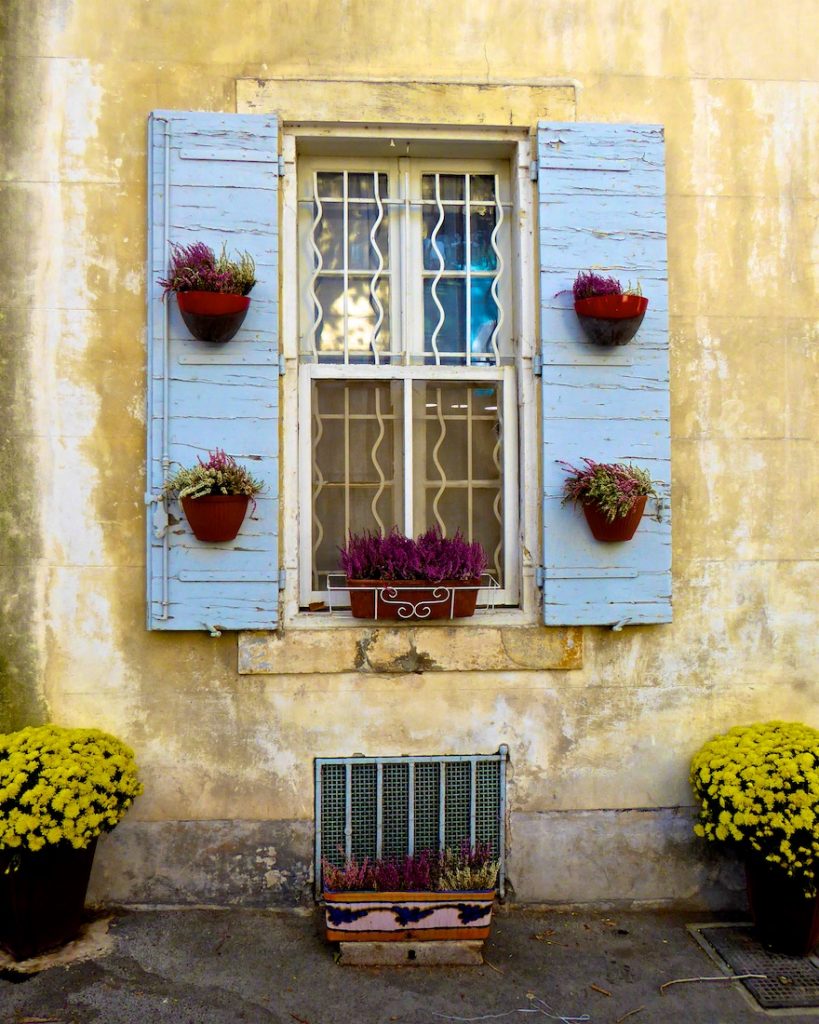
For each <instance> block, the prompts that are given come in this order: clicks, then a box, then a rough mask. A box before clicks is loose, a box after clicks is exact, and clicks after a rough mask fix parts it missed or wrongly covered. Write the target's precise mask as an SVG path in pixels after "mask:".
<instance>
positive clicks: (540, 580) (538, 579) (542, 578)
mask: <svg viewBox="0 0 819 1024" xmlns="http://www.w3.org/2000/svg"><path fill="white" fill-rule="evenodd" d="M545 582H546V570H545V569H544V568H543V566H542V565H539V566H538V567H537V569H535V586H536V587H538V588H539V589H540V590H543V585H544V583H545Z"/></svg>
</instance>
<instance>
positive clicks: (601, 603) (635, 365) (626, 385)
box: [538, 122, 671, 625]
mask: <svg viewBox="0 0 819 1024" xmlns="http://www.w3.org/2000/svg"><path fill="white" fill-rule="evenodd" d="M663 154H664V145H663V129H662V128H661V127H659V126H655V125H618V124H605V125H604V124H576V123H569V124H555V123H546V122H541V123H540V124H539V125H538V216H539V241H540V304H541V344H542V348H541V354H542V384H541V387H542V400H543V407H542V416H543V419H542V430H543V437H542V445H543V572H542V580H543V611H544V621H545V623H546V625H593V624H600V625H617V624H621V623H622V624H625V623H652V622H670V621H671V524H670V502H669V496H670V483H671V470H670V434H669V396H668V280H667V270H666V219H665V171H664V156H663ZM589 268H593V269H595V270H598V271H599V272H601V273H604V274H613V275H614V276H615V277H617V278H619V279H620V280H621V281H622V283H623V285H624V286H625V285H626V282H627V281H629V280H630V281H631V282H632V283H634V282H636V281H639V282H640V284H641V286H642V289H643V294H644V295H646V296H647V298H648V300H649V307H648V311H647V313H646V317H645V320H644V321H643V324H642V327H641V328H640V331H639V332H638V334H637V336H636V338H635V339H634V340H633V341H632V342H631V343H630V344H629V345H626V346H623V347H620V348H611V349H610V348H600V347H596V346H593V345H591V344H590V343H589V342H588V341H586V339H585V336H584V335H583V333H582V331H581V329H580V326H579V324H578V321H577V317H576V315H575V312H574V308H573V301H572V295H571V286H572V283H573V281H574V278H575V275H576V273H577V271H579V270H585V269H589ZM565 289H569V291H568V293H566V292H565V291H564V290H565ZM560 292H563V294H556V293H560ZM584 456H587V457H589V458H592V459H595V460H596V461H599V462H634V463H635V464H637V465H640V466H643V467H645V468H647V469H649V470H650V472H651V475H652V477H653V478H654V479H655V480H657V481H659V483H660V488H659V489H660V490H661V492H662V494H663V496H664V499H665V506H666V508H665V512H664V518H663V522H662V523H657V522H656V521H654V520H653V519H649V518H646V517H644V518H643V521H642V522H641V524H640V527H639V529H638V531H637V534H636V536H635V537H634V539H633V540H632V541H630V542H628V543H624V544H606V543H601V542H599V541H595V540H594V539H593V538H592V536H591V533H590V532H589V529H588V526H587V525H586V522H585V518H584V517H583V515H582V512H580V511H579V510H574V509H573V508H572V507H571V506H566V507H563V506H561V503H560V501H561V495H562V487H563V480H564V477H565V474H564V473H563V472H562V471H561V469H560V467H559V466H558V465H557V463H556V461H555V460H557V459H565V460H566V461H568V462H571V463H574V464H577V463H578V462H579V460H580V459H581V458H582V457H584Z"/></svg>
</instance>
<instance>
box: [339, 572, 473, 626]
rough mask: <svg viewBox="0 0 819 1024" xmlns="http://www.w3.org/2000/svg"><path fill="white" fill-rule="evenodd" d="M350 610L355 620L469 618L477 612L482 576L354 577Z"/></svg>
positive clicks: (347, 582)
mask: <svg viewBox="0 0 819 1024" xmlns="http://www.w3.org/2000/svg"><path fill="white" fill-rule="evenodd" d="M346 588H347V589H348V590H349V592H350V611H351V612H352V615H353V618H355V619H386V620H392V621H395V620H406V619H427V620H433V619H468V618H471V616H473V615H474V614H475V606H476V604H477V601H478V591H479V590H480V589H481V581H480V579H474V580H441V581H440V582H439V583H431V582H427V581H424V580H391V581H384V582H379V581H378V580H351V579H349V578H348V579H347V581H346Z"/></svg>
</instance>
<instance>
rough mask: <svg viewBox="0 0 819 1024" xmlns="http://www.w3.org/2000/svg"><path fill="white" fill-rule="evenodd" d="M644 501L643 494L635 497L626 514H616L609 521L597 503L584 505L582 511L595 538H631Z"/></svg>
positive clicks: (641, 515)
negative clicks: (612, 519)
mask: <svg viewBox="0 0 819 1024" xmlns="http://www.w3.org/2000/svg"><path fill="white" fill-rule="evenodd" d="M646 501H647V498H646V496H645V495H643V496H642V497H640V498H637V500H636V501H635V502H634V504H633V505H632V506H631V509H630V510H629V511H628V512H627V513H626V515H624V516H616V517H615V519H614V521H613V522H609V520H608V519H607V518H606V514H605V513H604V512H603V511H602V510H601V508H600V506H599V505H584V506H583V513H584V515H585V516H586V522H587V523H588V524H589V528H590V529H591V532H592V534H593V535H594V538H595V540H604V541H623V540H631V538H632V537H633V536H634V534H635V533H636V532H637V527H638V526H639V525H640V520H641V519H642V518H643V512H644V510H645V507H646Z"/></svg>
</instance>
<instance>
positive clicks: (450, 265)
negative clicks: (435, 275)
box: [423, 206, 466, 271]
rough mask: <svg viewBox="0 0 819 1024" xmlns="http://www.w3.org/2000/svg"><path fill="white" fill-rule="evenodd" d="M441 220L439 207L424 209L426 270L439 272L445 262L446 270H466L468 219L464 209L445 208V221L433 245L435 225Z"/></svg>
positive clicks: (456, 207)
mask: <svg viewBox="0 0 819 1024" xmlns="http://www.w3.org/2000/svg"><path fill="white" fill-rule="evenodd" d="M439 219H440V211H439V209H438V207H437V206H425V207H424V234H423V252H424V270H432V271H437V270H438V269H439V268H440V266H441V260H443V269H444V270H464V269H465V267H466V228H465V224H466V218H465V216H464V208H463V207H462V206H461V207H458V206H445V207H444V220H443V223H442V224H441V227H440V228H439V229H438V234H437V235H435V245H437V247H438V253H440V259H439V256H438V253H436V251H435V246H434V245H433V238H432V236H433V233H434V231H435V225H436V224H437V223H438V220H439Z"/></svg>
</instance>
